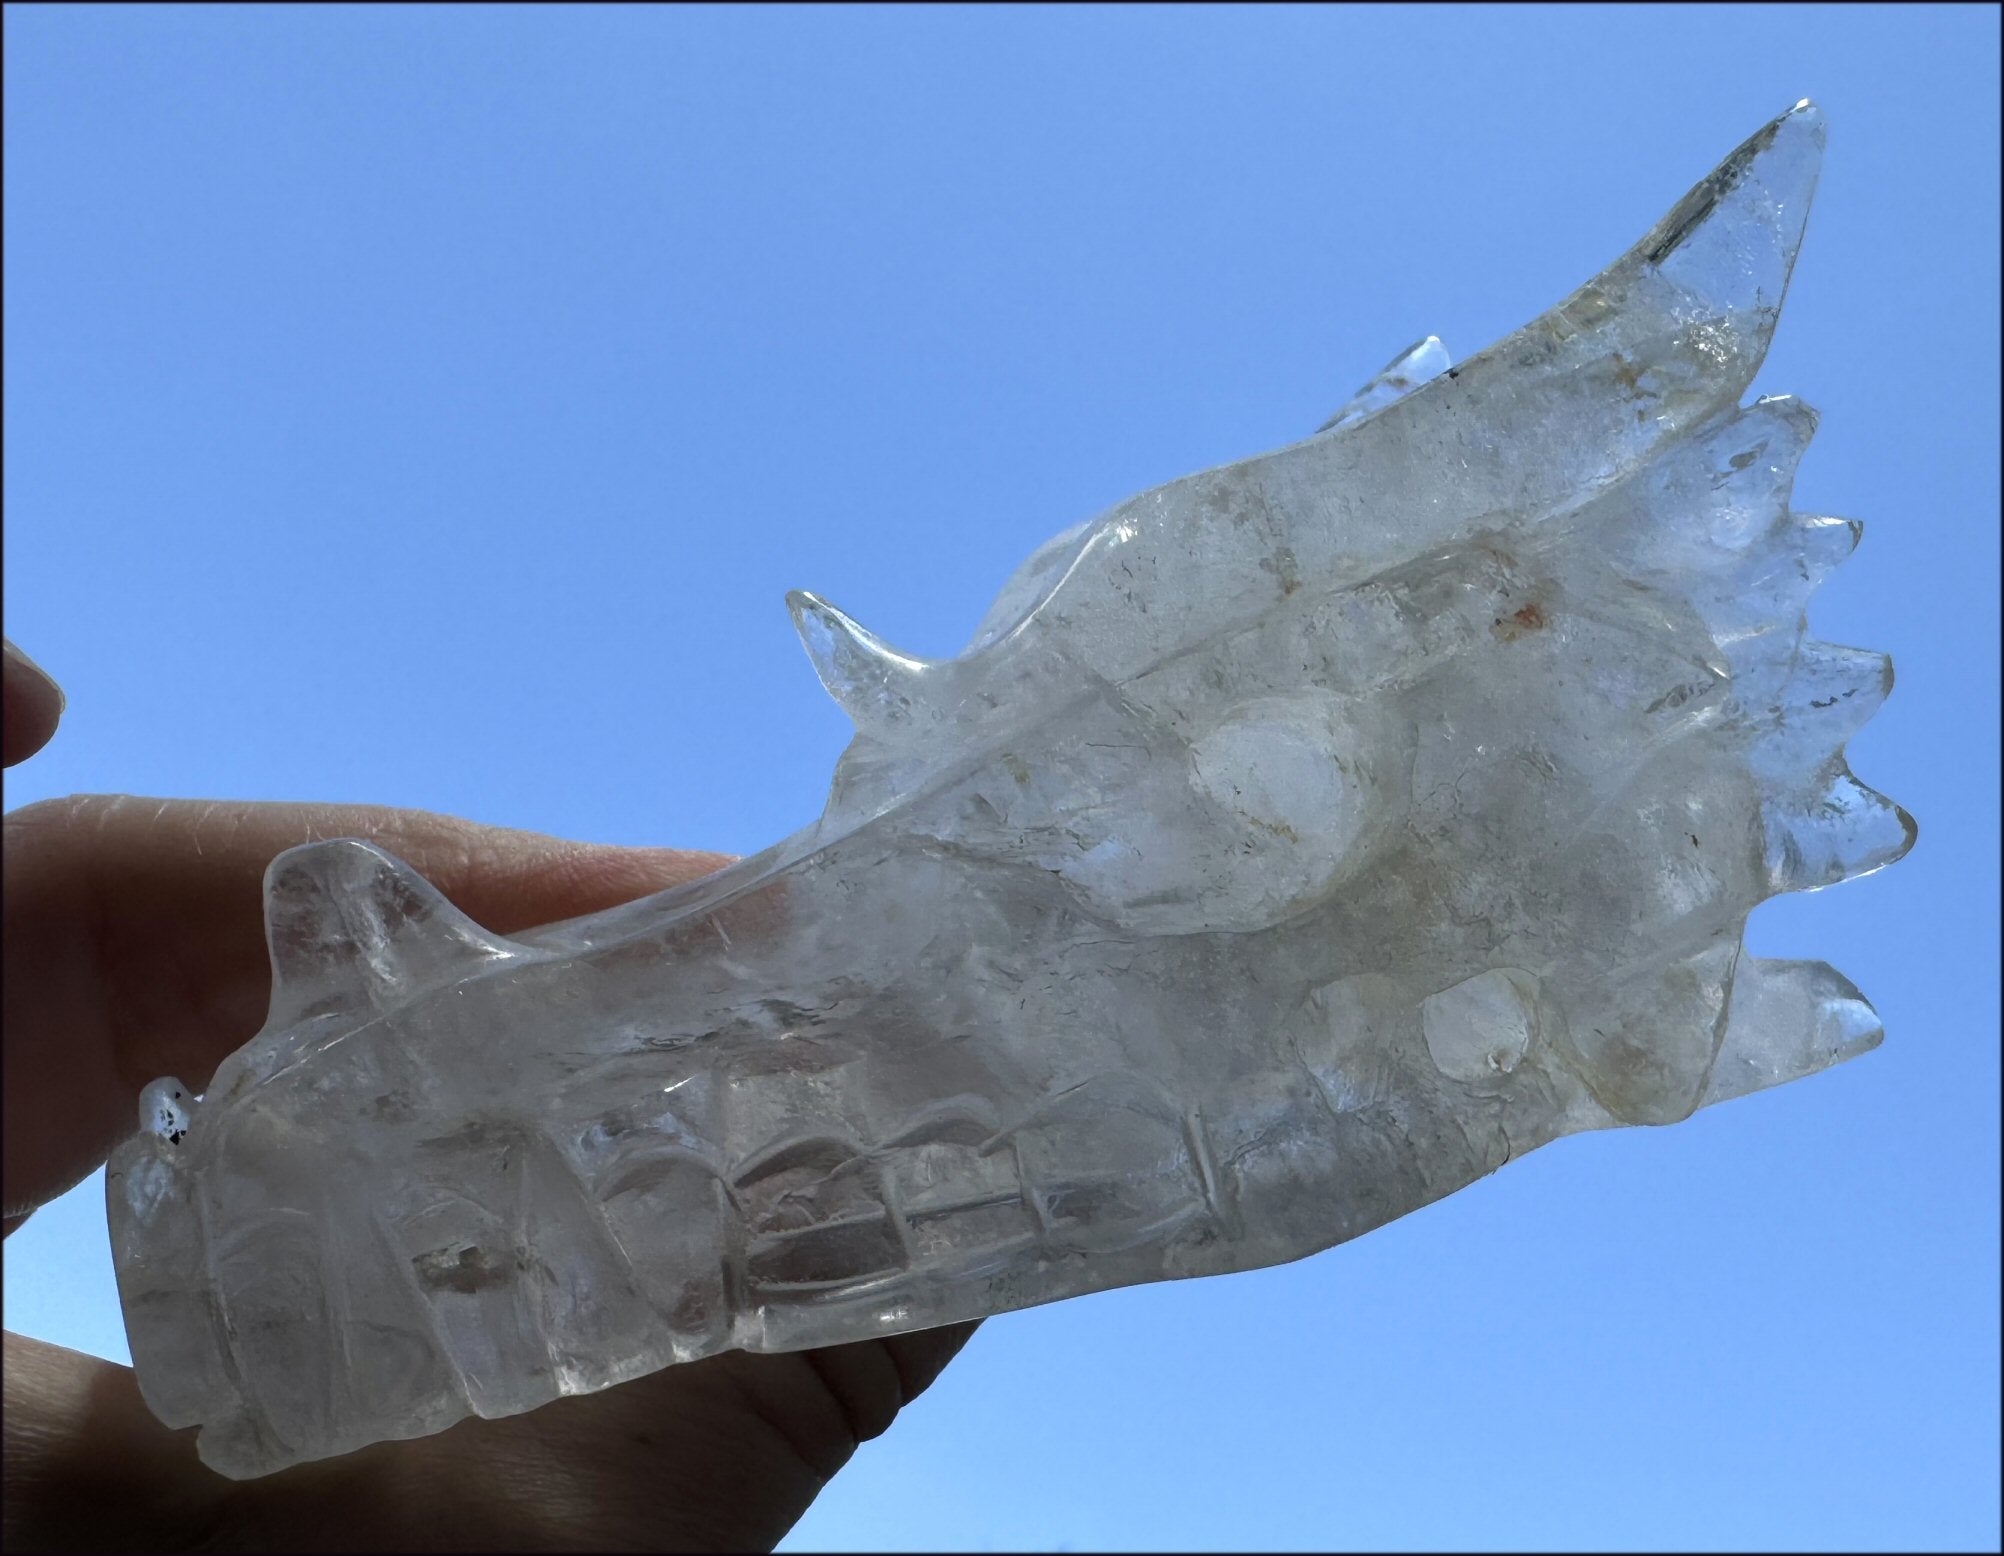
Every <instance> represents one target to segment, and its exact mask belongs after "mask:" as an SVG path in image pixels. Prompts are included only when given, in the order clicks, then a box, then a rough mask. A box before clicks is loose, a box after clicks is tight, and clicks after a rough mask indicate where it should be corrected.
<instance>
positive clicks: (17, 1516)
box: [0, 1332, 229, 1551]
mask: <svg viewBox="0 0 2004 1556" xmlns="http://www.w3.org/2000/svg"><path fill="white" fill-rule="evenodd" d="M5 1405H6V1409H5V1411H4V1413H0V1430H4V1434H5V1445H6V1489H7V1495H6V1497H5V1499H4V1501H0V1530H4V1533H5V1536H6V1540H5V1543H6V1545H7V1547H8V1548H9V1549H11V1550H37V1551H48V1550H81V1551H91V1550H96V1551H144V1550H176V1549H185V1550H192V1549H198V1548H203V1547H205V1546H206V1545H207V1544H208V1540H207V1536H208V1534H209V1533H210V1531H211V1530H213V1529H214V1528H215V1527H216V1526H217V1524H218V1522H219V1515H220V1512H221V1508H222V1503H223V1500H224V1498H225V1497H227V1495H228V1493H229V1483H228V1482H227V1481H224V1480H221V1479H219V1478H218V1477H217V1476H215V1475H213V1474H211V1473H210V1472H209V1471H207V1470H205V1469H204V1468H203V1467H202V1466H201V1464H200V1463H199V1462H198V1461H197V1460H196V1458H195V1441H194V1434H193V1433H192V1432H169V1431H168V1430H167V1429H166V1428H165V1427H163V1426H162V1425H161V1424H160V1423H159V1422H158V1421H156V1420H155V1419H154V1418H153V1415H152V1413H151V1412H150V1411H148V1410H147V1408H146V1405H145V1402H144V1401H143V1400H141V1399H140V1397H139V1389H138V1386H137V1385H136V1384H135V1382H134V1381H133V1376H132V1373H131V1371H130V1370H128V1369H127V1368H124V1367H120V1366H117V1365H115V1364H114V1363H112V1362H108V1361H100V1360H99V1359H98V1358H97V1357H95V1356H85V1355H83V1354H82V1353H81V1352H78V1351H72V1350H69V1349H67V1348H65V1347H63V1346H60V1345H49V1344H46V1343H44V1342H43V1341H40V1340H31V1339H29V1338H27V1336H25V1335H18V1334H13V1333H11V1332H10V1333H9V1334H8V1335H7V1337H6V1371H5Z"/></svg>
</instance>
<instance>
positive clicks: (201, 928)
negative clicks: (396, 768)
mask: <svg viewBox="0 0 2004 1556" xmlns="http://www.w3.org/2000/svg"><path fill="white" fill-rule="evenodd" d="M330 837H365V838H369V839H371V840H373V841H375V842H377V843H379V844H380V845H381V846H382V847H384V848H385V849H387V850H388V851H389V852H391V853H393V854H395V855H397V856H398V857H399V858H401V859H404V860H406V861H408V862H409V863H410V864H411V865H412V866H413V867H414V868H415V869H417V870H418V871H419V872H420V873H421V874H422V875H424V876H425V877H426V878H427V879H428V880H430V881H431V882H432V883H433V884H435V885H436V886H437V887H438V888H439V889H440V890H441V891H442V892H444V893H445V895H446V896H447V897H449V898H450V899H452V901H453V902H454V903H455V904H457V905H458V906H459V907H460V908H461V909H462V910H464V911H465V912H466V913H467V914H469V915H470V916H471V917H472V918H474V919H475V920H476V921H478V922H480V923H482V924H485V925H486V926H487V927H489V928H491V929H493V930H495V931H497V932H498V933H501V934H507V933H511V932H513V931H518V930H523V929H528V928H531V927H533V926H536V925H539V924H545V923H550V922H553V921H555V920H558V919H565V918H571V917H575V916H576V915H578V914H581V913H590V912H595V911H597V910H599V909H602V908H607V907H611V906H613V905H615V904H617V903H621V902H626V901H630V900H632V899H633V898H635V897H639V896H644V895H646V894H648V893H650V892H656V891H662V890H665V889H667V888H668V887H670V886H674V885H678V884H680V883H681V882H683V881H687V880H692V879H695V878H696V877H698V876H701V875H705V874H708V873H709V872H710V871H711V870H713V869H715V868H716V867H717V866H719V865H721V864H723V863H725V862H727V861H726V859H725V857H724V856H722V855H718V854H704V853H688V852H681V851H678V850H674V849H620V848H607V847H599V846H593V845H589V844H582V843H570V842H565V841H563V840H561V839H558V838H553V837H545V836H543V835H541V834H538V833H531V832H516V831H510V830H507V829H503V828H498V827H482V826H477V825H475V824H474V823H472V822H468V821H459V820H456V819H454V818H452V817H448V816H435V815H431V814H428V813H426V812H422V811H403V810H391V809H387V808H384V807H380V806H362V805H258V804H248V803H220V802H208V801H195V800H152V799H135V798H132V797H130V796H106V795H86V796H78V797H73V798H70V799H66V800H52V801H47V802H45V803H43V804H39V805H31V806H28V807H27V808H25V809H23V810H19V811H16V812H14V813H12V814H11V815H9V816H7V817H6V821H5V844H6V846H5V869H6V912H7V938H6V949H5V972H6V977H5V984H4V991H0V1001H3V1002H4V1011H5V1072H4V1082H5V1084H4V1099H0V1100H4V1107H5V1123H6V1130H5V1138H4V1142H0V1149H3V1150H4V1161H5V1183H4V1199H5V1204H4V1206H0V1210H4V1212H5V1214H6V1215H8V1216H14V1215H17V1214H19V1213H20V1212H21V1211H23V1210H26V1209H28V1208H30V1207H31V1206H33V1205H36V1204H40V1203H43V1202H45V1201H46V1200H48V1199H49V1198H51V1197H53V1196H54V1195H55V1194H58V1193H60V1192H62V1190H64V1189H66V1188H68V1187H69V1186H70V1185H71V1184H73V1183H75V1182H77V1181H79V1180H80V1179H82V1178H83V1177H85V1176H87V1175H88V1174H89V1173H90V1172H91V1170H92V1169H93V1168H95V1167H96V1166H97V1165H98V1163H100V1162H101V1161H103V1160H104V1157H105V1155H106V1154H107V1153H108V1151H109V1150H110V1148H111V1146H112V1145H114V1144H115V1143H116V1142H117V1141H118V1140H119V1139H121V1138H123V1137H124V1136H125V1135H126V1134H128V1133H130V1132H131V1130H132V1128H133V1120H134V1117H135V1111H136V1108H137V1102H138V1092H139V1088H140V1087H142V1086H144V1085H145V1084H146V1083H147V1082H148V1081H150V1080H152V1079H154V1078H155V1077H157V1076H161V1075H176V1076H179V1077H180V1078H181V1079H182V1080H183V1081H186V1082H187V1083H189V1084H190V1085H191V1086H193V1087H195V1088H196V1089H197V1090H198V1091H199V1090H200V1089H202V1088H203V1087H204V1086H205V1085H206V1084H207V1082H208V1078H209V1076H210V1074H211V1073H212V1072H213V1071H214V1069H215V1067H216V1065H217V1064H218V1063H220V1062H221V1061H222V1060H223V1059H224V1058H226V1057H227V1056H228V1055H229V1054H231V1053H233V1052H234V1051H235V1050H236V1049H238V1048H240V1047H241V1046H242V1045H243V1044H244V1043H245V1042H246V1041H248V1040H249V1039H250V1038H251V1037H252V1036H254V1035H255V1034H256V1033H257V1031H258V1029H259V1027H260V1026H261V1025H262V1024H263V1020H264V1015H265V1009H266V1005H267V1003H268V1000H269V997H270V992H271V971H270V965H269V962H268V960H267V957H266V952H265V942H264V927H263V903H262V881H263V876H264V870H265V867H266V866H267V865H268V864H270V862H271V861H272V859H273V858H274V857H275V856H276V855H278V854H279V853H282V852H283V851H284V850H285V849H287V848H290V847H292V846H293V845H295V844H298V843H304V842H310V841H314V840H316V839H323V838H330Z"/></svg>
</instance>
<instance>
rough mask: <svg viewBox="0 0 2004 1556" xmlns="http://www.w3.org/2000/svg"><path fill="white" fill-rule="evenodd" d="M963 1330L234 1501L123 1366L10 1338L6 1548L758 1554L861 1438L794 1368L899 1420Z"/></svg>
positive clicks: (752, 1368)
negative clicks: (904, 1380) (894, 1383)
mask: <svg viewBox="0 0 2004 1556" xmlns="http://www.w3.org/2000/svg"><path fill="white" fill-rule="evenodd" d="M973 1328H974V1326H973V1325H972V1324H958V1325H954V1326H952V1327H951V1328H947V1329H935V1330H927V1331H925V1332H923V1333H920V1334H911V1335H900V1336H898V1337H896V1338H895V1339H890V1340H869V1341H863V1342H861V1343H859V1344H857V1345H850V1346H840V1347H834V1348H831V1349H829V1350H824V1351H820V1352H803V1353H796V1354H790V1355H779V1356H751V1355H746V1354H745V1353H743V1352H729V1353H726V1354H724V1355H721V1356H713V1357H710V1358H709V1359H707V1360H705V1361H699V1362H690V1363H687V1364H684V1365H681V1366H674V1367H668V1368H665V1369H663V1370H662V1371H660V1372H656V1373H652V1374H649V1375H648V1376H646V1377H644V1378H636V1379H635V1380H633V1381H632V1382H630V1383H626V1384H622V1385H620V1386H619V1387H618V1388H615V1389H609V1390H606V1391H605V1392H603V1393H599V1394H591V1395H585V1396H579V1397H572V1398H567V1399H561V1400H557V1401H555V1402H553V1403H551V1404H549V1405H545V1406H544V1407H542V1408H541V1409H539V1410H534V1411H530V1412H528V1413H527V1414H525V1415H519V1416H508V1417H504V1418H502V1419H500V1420H494V1421H484V1420H478V1419H475V1420H468V1421H462V1422H461V1423H459V1424H458V1425H457V1426H454V1427H453V1428H451V1429H450V1430H449V1431H446V1432H442V1433H438V1434H436V1435H433V1436H430V1437H424V1438H419V1439H416V1440H412V1441H406V1442H380V1443H375V1444H372V1445H370V1446H369V1447H367V1448H363V1449H361V1450H359V1451H357V1452H355V1453H350V1454H344V1455H342V1456H340V1457H338V1458H333V1459H325V1460H319V1461H315V1462H312V1463H307V1464H301V1465H297V1466H295V1467H293V1468H292V1469H288V1470H283V1471H281V1472H279V1473H278V1474H275V1475H271V1476H267V1477H265V1478H263V1479H260V1480H254V1481H241V1482H231V1481H226V1480H223V1479H222V1478H220V1477H219V1476H216V1475H214V1474H212V1473H211V1472H210V1471H208V1470H207V1469H205V1468H203V1467H202V1466H201V1465H200V1464H199V1462H198V1461H197V1459H196V1456H195V1433H194V1432H193V1431H179V1432H170V1431H168V1430H167V1429H166V1428H165V1427H163V1426H161V1425H160V1424H159V1423H158V1422H157V1421H156V1420H154V1418H153V1417H152V1415H151V1414H150V1412H148V1411H147V1409H146V1407H145V1405H144V1403H143V1402H142V1401H141V1399H140V1397H139V1391H138V1389H137V1387H136V1386H135V1383H134V1379H133V1375H132V1373H131V1372H130V1371H129V1370H127V1369H126V1368H124V1367H119V1366H116V1365H114V1364H113V1363H110V1362H105V1361H99V1360H98V1359H97V1358H96V1357H93V1356H84V1355H80V1354H79V1353H77V1352H75V1351H69V1350H65V1349H64V1348H62V1347H61V1346H53V1345H47V1344H44V1343H43V1342H41V1341H38V1340H29V1339H26V1338H25V1337H23V1336H20V1335H15V1334H9V1335H8V1336H7V1337H6V1347H7V1351H6V1361H7V1366H6V1400H5V1404H6V1410H5V1415H4V1428H5V1434H6V1465H7V1496H6V1498H5V1504H4V1506H5V1534H6V1536H7V1544H8V1546H9V1547H10V1548H18V1549H24V1550H25V1549H36V1550H42V1549H76V1550H148V1549H152V1550H162V1549H172V1550H179V1549H205V1550H264V1551H269V1550H280V1549H284V1550H346V1551H373V1550H385V1551H412V1550H447V1549H450V1550H500V1549H506V1550H542V1549H559V1548H561V1549H577V1550H635V1549H647V1550H663V1551H676V1550H697V1551H701V1550H765V1549H770V1548H771V1546H772V1545H773V1544H774V1543H775V1542H777V1541H778V1539H779V1538H780V1536H781V1535H783V1534H784V1533H785V1532H786V1531H787V1530H788V1529H789V1528H790V1527H792V1525H793V1523H794V1522H795V1520H797V1519H798V1518H799V1517H800V1515H801V1513H803V1512H804V1511H805V1510H806V1509H807V1506H808V1504H809V1503H810V1502H811V1501H812V1500H813V1499H814V1497H815V1495H816V1493H818V1492H819V1491H820V1490H821V1488H822V1486H823V1485H824V1484H825V1483H826V1481H827V1479H828V1476H829V1475H831V1474H832V1473H834V1471H835V1470H836V1469H839V1468H840V1467H841V1465H842V1464H843V1462H844V1461H846V1460H847V1459H848V1458H849V1456H850V1455H851V1453H853V1452H854V1450H855V1447H856V1443H857V1440H858V1439H856V1438H855V1437H854V1436H853V1435H852V1434H851V1433H850V1431H849V1429H848V1428H847V1427H846V1426H845V1425H843V1424H842V1423H843V1422H844V1421H845V1420H846V1419H847V1418H848V1417H849V1416H851V1415H852V1414H855V1413H857V1412H858V1411H859V1410H860V1409H861V1408H862V1407H861V1406H860V1405H859V1404H858V1403H857V1402H855V1401H848V1400H842V1399H838V1398H836V1397H833V1396H832V1395H831V1394H830V1393H829V1392H828V1391H827V1390H826V1388H825V1385H823V1384H822V1383H821V1382H820V1381H819V1374H818V1372H817V1370H816V1369H815V1368H814V1367H813V1366H812V1365H810V1360H811V1359H817V1358H818V1359H826V1358H831V1357H842V1358H844V1359H845V1360H847V1361H849V1362H853V1363H858V1364H860V1365H861V1366H862V1367H863V1368H864V1369H868V1368H870V1367H872V1366H875V1365H880V1364H881V1365H888V1366H889V1367H890V1368H891V1369H892V1370H895V1371H897V1372H899V1373H900V1374H903V1375H906V1376H908V1377H909V1378H910V1379H911V1380H912V1383H911V1384H908V1385H907V1387H908V1389H909V1392H907V1393H905V1395H904V1402H909V1400H910V1399H912V1398H914V1397H916V1394H917V1392H918V1391H919V1390H920V1389H923V1388H924V1386H925V1384H926V1383H927V1382H929V1381H930V1380H931V1378H932V1376H933V1375H934V1374H936V1373H937V1372H938V1370H939V1368H940V1367H941V1366H944V1365H945V1363H946V1361H947V1360H948V1359H950V1358H951V1356H952V1355H953V1353H954V1352H956V1351H957V1350H959V1348H960V1347H961V1345H962V1344H964V1343H965V1341H966V1339H967V1337H968V1335H969V1334H970V1333H971V1332H972V1331H973ZM886 1355H888V1356H889V1358H890V1359H889V1360H888V1361H886V1360H885V1356H886ZM883 1424H885V1425H888V1424H889V1423H888V1418H887V1419H886V1420H885V1422H884V1423H883ZM871 1435H874V1432H873V1433H872V1434H871Z"/></svg>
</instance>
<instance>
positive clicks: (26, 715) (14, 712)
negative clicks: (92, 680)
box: [0, 638, 63, 767]
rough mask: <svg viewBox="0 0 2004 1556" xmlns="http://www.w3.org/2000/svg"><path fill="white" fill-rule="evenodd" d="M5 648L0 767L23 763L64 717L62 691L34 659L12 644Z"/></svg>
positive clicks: (1, 642)
mask: <svg viewBox="0 0 2004 1556" xmlns="http://www.w3.org/2000/svg"><path fill="white" fill-rule="evenodd" d="M0 647H4V649H5V654H4V659H5V665H6V669H5V679H4V681H0V765H4V766H7V767H12V766H13V765H14V764H15V763H16V762H25V761H26V760H27V759H28V758H29V757H31V756H33V755H34V754H35V753H36V752H37V751H39V750H41V749H42V747H43V746H45V745H47V744H48V743H49V737H50V736H51V735H53V734H54V733H55V732H56V725H57V723H58V722H59V721H60V720H61V719H62V716H63V693H62V689H61V688H60V687H59V686H57V685H56V683H55V682H54V681H52V680H51V679H50V678H49V672H48V671H46V670H44V669H43V668H42V667H41V666H40V665H38V664H36V663H35V661H34V660H32V659H30V658H29V657H28V656H27V655H26V654H24V653H22V652H21V651H20V650H19V649H18V648H16V647H15V646H14V645H13V644H12V643H8V642H6V640H5V639H4V638H0Z"/></svg>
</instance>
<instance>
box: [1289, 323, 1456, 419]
mask: <svg viewBox="0 0 2004 1556" xmlns="http://www.w3.org/2000/svg"><path fill="white" fill-rule="evenodd" d="M1452 366H1454V358H1453V357H1451V356H1449V355H1448V353H1447V347H1445V346H1443V345H1442V344H1441V343H1440V337H1439V336H1438V335H1429V336H1427V337H1426V339H1424V340H1418V341H1414V342H1413V344H1412V345H1410V346H1408V347H1406V349H1405V350H1404V351H1401V352H1400V353H1399V354H1398V355H1397V356H1395V357H1393V358H1392V360H1391V361H1389V362H1387V363H1386V364H1385V365H1384V366H1383V367H1382V368H1380V369H1379V370H1378V372H1377V375H1376V376H1375V377H1374V378H1372V379H1371V381H1370V382H1369V383H1367V384H1365V385H1364V386H1363V387H1362V388H1361V389H1359V390H1358V391H1357V392H1356V393H1355V394H1353V395H1351V396H1350V398H1349V399H1347V400H1345V401H1344V402H1343V403H1342V404H1341V405H1340V406H1338V407H1337V408H1336V410H1335V411H1334V412H1332V413H1331V414H1330V417H1329V419H1328V420H1327V421H1325V422H1324V423H1323V424H1322V425H1321V426H1319V427H1317V428H1316V429H1315V430H1316V431H1317V432H1318V433H1320V432H1339V431H1341V430H1342V429H1343V428H1345V427H1351V426H1355V425H1356V424H1357V423H1358V422H1360V421H1362V420H1363V419H1364V418H1365V417H1366V416H1368V415H1370V414H1371V413H1372V412H1373V411H1378V410H1382V409H1384V407H1386V406H1387V405H1390V404H1391V403H1392V402H1393V401H1394V400H1397V399H1399V398H1401V397H1402V396H1404V395H1408V394H1411V393H1412V392H1413V391H1414V390H1415V389H1417V388H1419V386H1420V385H1421V384H1424V383H1428V382H1430V381H1432V380H1433V379H1436V378H1438V377H1440V375H1441V374H1442V373H1445V372H1446V371H1447V370H1448V369H1449V368H1450V367H1452Z"/></svg>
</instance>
